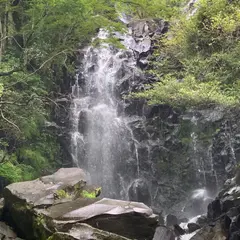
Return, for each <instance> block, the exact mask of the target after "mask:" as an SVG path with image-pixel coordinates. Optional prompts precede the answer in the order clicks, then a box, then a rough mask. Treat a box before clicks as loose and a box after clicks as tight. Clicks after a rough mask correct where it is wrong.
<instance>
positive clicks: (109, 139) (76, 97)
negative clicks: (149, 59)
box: [71, 30, 139, 197]
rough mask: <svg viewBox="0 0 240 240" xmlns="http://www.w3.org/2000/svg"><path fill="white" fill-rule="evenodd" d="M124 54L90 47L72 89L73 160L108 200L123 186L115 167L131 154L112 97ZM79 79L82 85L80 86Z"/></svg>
mask: <svg viewBox="0 0 240 240" xmlns="http://www.w3.org/2000/svg"><path fill="white" fill-rule="evenodd" d="M106 37H107V32H105V31H103V30H101V31H100V32H99V35H98V38H100V39H105V38H106ZM124 53H125V51H124V50H116V49H115V48H114V47H111V46H109V45H108V44H105V43H103V44H101V46H100V47H89V48H88V49H87V51H86V54H85V56H84V60H83V63H82V64H83V67H82V72H80V73H79V74H77V75H76V82H75V85H74V86H73V87H72V106H71V111H72V132H71V146H72V158H73V161H74V163H75V165H76V166H78V167H81V168H84V169H85V170H86V171H87V172H88V173H89V175H90V176H91V181H92V183H93V184H98V185H100V186H102V187H103V195H104V193H105V195H107V196H111V197H120V196H119V192H120V191H121V190H122V188H123V186H122V185H123V183H122V182H121V179H120V177H121V176H118V173H117V172H115V167H116V166H117V165H118V162H120V161H125V160H126V159H127V156H128V153H129V151H130V147H129V145H130V144H129V140H128V141H127V140H126V141H125V140H124V139H125V138H127V137H129V135H131V133H130V131H129V128H128V127H127V126H126V121H125V120H124V119H122V118H121V117H119V116H118V113H117V109H118V102H117V100H116V97H115V90H116V82H117V80H118V74H119V71H121V67H122V65H123V64H124V62H126V61H131V57H130V60H129V59H128V58H129V56H126V55H124ZM130 64H131V63H130ZM80 79H84V83H83V82H81V84H79V81H80ZM80 85H81V86H80ZM130 138H131V136H130ZM138 172H139V169H138ZM124 195H126V193H123V194H122V196H124Z"/></svg>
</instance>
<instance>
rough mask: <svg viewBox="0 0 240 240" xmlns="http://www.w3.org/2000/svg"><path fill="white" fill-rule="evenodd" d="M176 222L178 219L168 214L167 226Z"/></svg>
mask: <svg viewBox="0 0 240 240" xmlns="http://www.w3.org/2000/svg"><path fill="white" fill-rule="evenodd" d="M176 224H178V219H177V217H176V216H175V215H172V214H168V215H167V218H166V225H167V226H174V225H176Z"/></svg>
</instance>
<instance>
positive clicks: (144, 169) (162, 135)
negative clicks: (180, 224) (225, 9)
mask: <svg viewBox="0 0 240 240" xmlns="http://www.w3.org/2000/svg"><path fill="white" fill-rule="evenodd" d="M191 2H192V3H193V2H194V1H191ZM192 3H191V4H190V5H191V6H192V5H193V4H192ZM190 5H189V6H188V8H189V9H191V8H192V7H191V6H190ZM128 27H129V29H130V35H131V36H130V37H131V38H132V39H131V41H130V42H129V43H128V44H129V46H128V50H127V51H124V52H121V53H120V52H119V50H117V49H115V50H114V51H115V52H116V54H119V58H121V59H124V61H122V62H121V66H120V68H119V69H118V71H117V73H116V74H117V78H118V79H117V81H116V83H115V87H114V93H115V95H116V98H117V106H118V109H117V111H118V117H119V119H122V118H124V121H125V124H126V125H127V127H128V131H127V132H128V133H127V134H125V132H124V134H125V136H126V138H123V141H124V142H127V144H128V146H130V150H129V149H128V150H127V151H121V152H119V153H117V155H118V156H119V155H121V158H119V159H117V161H116V164H115V166H114V169H113V173H114V174H113V175H114V179H113V181H112V182H114V184H115V185H116V187H115V192H114V193H112V195H113V196H114V197H116V198H122V199H128V198H129V197H130V199H133V200H134V201H135V200H137V201H144V203H146V204H147V205H149V206H152V207H154V208H155V209H158V210H159V211H160V210H164V211H165V212H166V213H171V214H175V215H177V217H178V218H186V217H187V218H190V217H192V216H194V215H198V214H203V213H204V212H205V211H206V210H207V205H208V203H209V202H210V201H211V199H212V198H213V197H215V195H216V193H217V191H218V189H220V188H221V186H223V184H224V182H225V180H226V179H227V178H229V177H231V176H232V175H233V172H234V167H235V165H236V164H237V163H238V162H239V159H240V130H239V129H240V125H239V121H238V119H239V113H238V112H236V111H235V110H232V111H229V110H228V109H221V108H210V109H200V110H192V109H188V111H185V112H183V111H179V110H175V109H172V108H171V107H169V106H167V105H152V106H149V105H147V104H146V101H145V100H143V99H131V98H126V97H125V96H126V95H128V94H129V93H130V92H136V91H141V90H143V89H146V87H147V86H146V85H145V84H151V83H153V82H155V81H156V79H155V78H154V77H153V76H151V74H149V73H145V74H144V73H143V72H142V70H143V69H144V70H145V69H149V67H150V66H149V58H150V57H151V56H152V53H153V52H154V44H155V41H156V39H157V38H158V37H159V36H161V35H162V34H164V33H166V32H167V30H168V23H167V22H166V21H164V20H161V19H157V20H140V21H138V20H136V21H132V22H130V23H129V24H128ZM128 37H129V36H128ZM119 38H120V39H121V40H124V39H125V37H123V36H122V35H121V36H120V37H119ZM95 58H96V59H97V56H95ZM96 59H93V61H92V65H91V66H90V67H89V71H90V72H93V71H95V70H94V69H95V68H97V67H98V66H97V64H96ZM82 60H83V53H82V52H81V54H79V57H78V63H79V69H78V72H81V70H82ZM162 60H163V59H162V56H160V57H159V58H158V59H156V61H159V62H160V61H162ZM85 80H86V79H84V78H82V77H81V76H79V81H78V83H79V85H80V87H81V88H82V89H84V88H85V86H86V82H85ZM94 94H97V93H95V92H94V91H93V92H92V95H94ZM98 94H99V93H98ZM93 104H94V103H93ZM68 118H69V116H66V115H64V116H63V117H62V119H63V120H64V121H66V119H68ZM80 119H81V121H80V122H79V124H78V128H79V132H80V133H82V134H83V135H84V134H85V131H86V129H87V126H86V125H87V120H86V114H85V113H82V114H81V116H80ZM59 125H60V124H59ZM63 125H64V124H63ZM66 125H67V124H65V126H66ZM129 130H130V131H129ZM68 137H69V136H68ZM66 139H67V137H66V138H65V140H66ZM68 140H69V139H68ZM69 142H70V140H69V141H64V146H65V147H66V148H68V152H70V150H69V146H67V145H69ZM66 143H67V144H66ZM84 151H85V149H84V148H83V153H81V155H83V154H84ZM70 157H71V156H70ZM82 163H83V164H84V161H82ZM82 163H80V165H81V164H82ZM138 179H141V181H143V182H145V183H146V185H147V187H146V185H142V186H140V185H138V186H136V181H138ZM134 183H135V185H134ZM196 188H205V189H207V191H208V192H209V198H208V199H207V200H206V199H200V200H195V199H194V200H192V199H190V198H191V194H192V191H193V190H194V189H196ZM138 189H141V190H138ZM149 193H150V196H149ZM196 206H197V207H196ZM225 207H227V206H225ZM182 209H184V211H181V210H182ZM189 213H190V214H189Z"/></svg>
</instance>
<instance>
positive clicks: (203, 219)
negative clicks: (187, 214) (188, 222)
mask: <svg viewBox="0 0 240 240" xmlns="http://www.w3.org/2000/svg"><path fill="white" fill-rule="evenodd" d="M207 222H208V219H207V217H206V216H204V215H202V216H201V217H199V218H198V219H197V224H198V225H200V226H201V227H203V226H204V225H206V224H207Z"/></svg>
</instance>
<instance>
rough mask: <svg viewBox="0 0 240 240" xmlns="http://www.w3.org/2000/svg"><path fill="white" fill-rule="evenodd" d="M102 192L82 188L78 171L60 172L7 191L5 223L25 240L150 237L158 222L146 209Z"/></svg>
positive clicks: (85, 185)
mask: <svg viewBox="0 0 240 240" xmlns="http://www.w3.org/2000/svg"><path fill="white" fill-rule="evenodd" d="M100 191H101V189H100V188H98V187H93V186H88V185H87V184H86V175H85V173H84V172H83V171H82V170H81V169H79V168H68V169H60V170H59V171H57V172H56V173H54V174H53V175H50V176H46V177H42V178H40V179H36V180H34V181H28V182H20V183H14V184H11V185H9V186H7V187H6V188H5V190H4V199H5V203H4V211H3V219H4V220H5V221H6V222H7V223H8V224H9V225H11V226H12V227H13V228H14V230H15V231H16V232H17V233H18V235H19V236H20V237H22V238H24V239H27V240H33V239H42V240H46V239H48V240H55V239H56V240H57V239H58V240H59V239H68V240H70V239H83V240H84V239H86V240H87V239H101V240H104V239H111V240H114V239H115V240H126V239H142V240H143V239H152V238H153V236H154V232H155V229H156V227H157V223H158V221H157V216H156V215H154V214H153V212H152V210H151V209H150V208H149V207H147V206H146V205H144V204H142V203H136V202H128V201H120V200H114V199H107V198H104V199H100V198H98V197H97V196H98V195H99V194H100ZM0 227H1V225H0ZM14 236H15V235H13V236H12V237H9V239H15V238H16V236H15V237H14ZM4 239H5V238H4Z"/></svg>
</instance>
